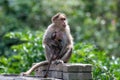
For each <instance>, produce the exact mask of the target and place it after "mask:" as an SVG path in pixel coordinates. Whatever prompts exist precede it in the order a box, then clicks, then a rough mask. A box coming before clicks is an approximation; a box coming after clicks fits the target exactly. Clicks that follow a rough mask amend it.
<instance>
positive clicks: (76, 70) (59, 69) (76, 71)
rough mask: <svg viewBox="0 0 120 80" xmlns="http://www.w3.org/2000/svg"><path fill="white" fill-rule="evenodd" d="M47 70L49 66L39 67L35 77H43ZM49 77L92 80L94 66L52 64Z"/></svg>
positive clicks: (65, 79) (66, 79)
mask: <svg viewBox="0 0 120 80" xmlns="http://www.w3.org/2000/svg"><path fill="white" fill-rule="evenodd" d="M46 70H47V65H45V66H42V67H39V68H38V69H37V70H36V71H35V76H41V77H43V76H44V75H45V72H46ZM48 77H52V78H57V79H62V80H92V66H91V65H90V64H79V63H75V64H70V63H67V64H58V65H55V64H52V65H51V66H50V69H49V73H48Z"/></svg>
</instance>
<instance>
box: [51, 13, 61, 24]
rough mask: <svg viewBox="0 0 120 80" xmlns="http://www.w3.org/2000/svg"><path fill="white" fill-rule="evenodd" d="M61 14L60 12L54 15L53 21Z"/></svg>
mask: <svg viewBox="0 0 120 80" xmlns="http://www.w3.org/2000/svg"><path fill="white" fill-rule="evenodd" d="M59 15H60V14H59V13H58V14H56V15H55V16H53V17H52V19H51V20H52V22H54V21H55V20H56V19H57V18H58V17H59Z"/></svg>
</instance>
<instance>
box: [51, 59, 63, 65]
mask: <svg viewBox="0 0 120 80" xmlns="http://www.w3.org/2000/svg"><path fill="white" fill-rule="evenodd" d="M53 64H55V65H58V64H64V62H63V60H55V61H53Z"/></svg>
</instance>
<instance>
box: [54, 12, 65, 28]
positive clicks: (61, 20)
mask: <svg viewBox="0 0 120 80" xmlns="http://www.w3.org/2000/svg"><path fill="white" fill-rule="evenodd" d="M52 21H53V22H54V23H55V24H57V25H58V26H59V27H62V28H63V27H64V28H65V27H66V25H67V20H66V16H65V15H64V14H57V15H55V16H54V17H53V18H52Z"/></svg>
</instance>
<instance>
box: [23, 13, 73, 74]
mask: <svg viewBox="0 0 120 80" xmlns="http://www.w3.org/2000/svg"><path fill="white" fill-rule="evenodd" d="M51 21H52V23H51V24H50V25H49V26H48V28H47V29H46V31H45V33H44V35H43V47H44V49H45V57H46V61H43V62H39V63H37V64H35V65H34V66H32V68H30V69H29V70H28V71H27V72H23V73H21V75H30V74H31V72H32V71H34V70H35V69H37V68H38V67H40V66H43V65H49V64H51V61H53V62H55V63H56V62H58V63H59V62H62V63H67V62H68V60H69V59H70V57H71V54H72V51H73V37H72V35H71V32H70V27H69V25H68V22H67V17H66V15H65V14H64V13H57V14H56V15H54V16H53V17H52V18H51Z"/></svg>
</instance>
